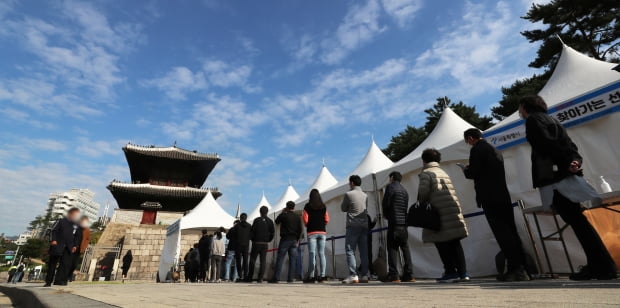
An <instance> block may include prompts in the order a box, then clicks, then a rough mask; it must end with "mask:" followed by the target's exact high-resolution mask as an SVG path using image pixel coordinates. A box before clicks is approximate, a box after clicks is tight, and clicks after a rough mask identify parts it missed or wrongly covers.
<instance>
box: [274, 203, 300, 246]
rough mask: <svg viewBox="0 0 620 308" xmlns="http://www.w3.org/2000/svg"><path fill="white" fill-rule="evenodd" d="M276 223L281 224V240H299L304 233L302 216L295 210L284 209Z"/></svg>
mask: <svg viewBox="0 0 620 308" xmlns="http://www.w3.org/2000/svg"><path fill="white" fill-rule="evenodd" d="M276 224H278V225H280V240H282V241H299V240H300V239H301V234H302V233H303V230H302V225H301V217H299V215H297V214H295V212H293V211H289V210H284V212H282V213H280V215H278V218H276Z"/></svg>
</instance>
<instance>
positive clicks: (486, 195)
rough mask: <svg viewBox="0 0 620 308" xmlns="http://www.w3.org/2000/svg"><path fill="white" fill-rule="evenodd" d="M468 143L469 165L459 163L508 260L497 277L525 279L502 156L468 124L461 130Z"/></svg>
mask: <svg viewBox="0 0 620 308" xmlns="http://www.w3.org/2000/svg"><path fill="white" fill-rule="evenodd" d="M463 137H464V139H465V143H467V144H468V145H470V146H471V151H470V152H469V165H468V166H464V165H462V164H461V165H460V166H461V168H462V169H463V173H464V174H465V177H466V178H468V179H471V180H474V188H475V190H476V203H477V204H478V207H481V208H482V209H483V210H484V216H485V217H486V219H487V222H488V223H489V227H491V231H492V232H493V235H494V236H495V240H496V241H497V244H498V245H499V248H500V249H501V250H502V252H503V253H504V256H505V257H506V260H507V261H508V268H507V272H506V273H504V272H500V273H499V276H498V277H497V279H498V280H500V281H528V280H530V277H529V275H528V273H527V272H526V270H525V268H526V267H525V251H524V250H523V245H522V244H521V238H520V237H519V233H518V232H517V225H516V223H515V216H514V211H513V209H512V201H511V199H510V193H509V192H508V186H507V185H506V172H505V170H504V157H503V156H502V153H500V152H499V151H498V150H497V149H495V148H494V147H493V146H492V145H491V144H490V143H488V142H487V141H486V140H485V139H484V138H482V132H481V131H480V130H479V129H477V128H470V129H468V130H466V131H465V132H464V133H463Z"/></svg>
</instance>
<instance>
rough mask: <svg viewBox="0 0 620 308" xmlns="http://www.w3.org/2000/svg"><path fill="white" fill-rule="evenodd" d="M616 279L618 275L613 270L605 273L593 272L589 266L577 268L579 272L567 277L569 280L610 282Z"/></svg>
mask: <svg viewBox="0 0 620 308" xmlns="http://www.w3.org/2000/svg"><path fill="white" fill-rule="evenodd" d="M616 278H618V274H617V273H616V271H615V270H613V271H607V272H600V273H597V272H594V271H593V270H591V269H590V267H589V266H587V265H584V266H580V267H579V271H578V272H576V273H573V274H571V275H570V276H568V279H570V280H593V279H597V280H612V279H616Z"/></svg>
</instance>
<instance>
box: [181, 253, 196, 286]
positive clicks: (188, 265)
mask: <svg viewBox="0 0 620 308" xmlns="http://www.w3.org/2000/svg"><path fill="white" fill-rule="evenodd" d="M193 250H194V248H193V247H190V248H189V251H188V252H187V253H186V254H185V256H184V257H183V270H184V271H185V282H189V281H190V277H191V276H192V261H191V260H190V258H189V256H190V255H191V253H192V251H193Z"/></svg>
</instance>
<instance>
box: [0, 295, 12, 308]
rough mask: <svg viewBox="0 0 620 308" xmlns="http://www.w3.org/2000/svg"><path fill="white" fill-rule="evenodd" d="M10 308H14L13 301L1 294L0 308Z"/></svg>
mask: <svg viewBox="0 0 620 308" xmlns="http://www.w3.org/2000/svg"><path fill="white" fill-rule="evenodd" d="M8 307H13V304H12V303H11V299H10V298H9V297H8V296H6V295H4V294H2V293H0V308H8Z"/></svg>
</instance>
